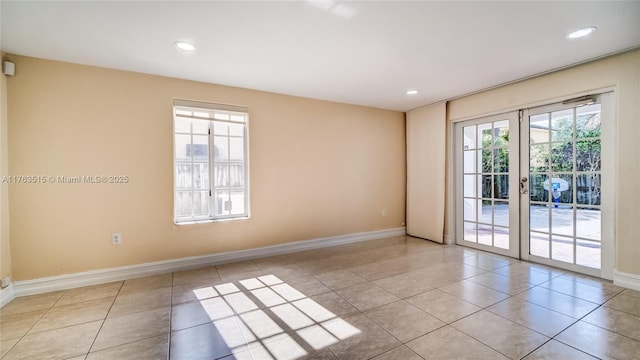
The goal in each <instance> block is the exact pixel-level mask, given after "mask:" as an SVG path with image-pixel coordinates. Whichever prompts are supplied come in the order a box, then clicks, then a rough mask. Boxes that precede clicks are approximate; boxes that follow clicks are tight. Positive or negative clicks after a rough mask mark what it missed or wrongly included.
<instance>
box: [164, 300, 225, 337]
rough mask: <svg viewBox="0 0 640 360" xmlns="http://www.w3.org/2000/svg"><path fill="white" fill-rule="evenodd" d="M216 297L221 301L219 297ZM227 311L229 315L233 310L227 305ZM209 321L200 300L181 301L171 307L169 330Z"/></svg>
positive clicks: (209, 318)
mask: <svg viewBox="0 0 640 360" xmlns="http://www.w3.org/2000/svg"><path fill="white" fill-rule="evenodd" d="M216 299H217V300H218V301H223V300H222V299H221V298H220V297H217V298H216ZM227 311H228V312H229V316H231V315H233V310H231V308H230V307H228V306H227ZM211 321H212V319H211V317H209V314H208V313H207V309H205V306H204V304H202V303H201V302H200V301H192V302H188V303H182V304H178V305H174V306H173V307H172V308H171V331H177V330H182V329H186V328H190V327H193V326H196V325H202V324H205V323H208V322H211Z"/></svg>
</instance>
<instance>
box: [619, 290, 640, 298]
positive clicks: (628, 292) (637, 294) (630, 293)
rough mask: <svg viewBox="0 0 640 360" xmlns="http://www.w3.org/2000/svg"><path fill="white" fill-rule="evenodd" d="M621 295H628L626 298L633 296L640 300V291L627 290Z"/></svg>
mask: <svg viewBox="0 0 640 360" xmlns="http://www.w3.org/2000/svg"><path fill="white" fill-rule="evenodd" d="M620 295H626V296H631V297H634V298H638V299H640V291H635V290H631V289H625V290H624V291H622V292H621V293H620Z"/></svg>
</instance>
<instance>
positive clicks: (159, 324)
mask: <svg viewBox="0 0 640 360" xmlns="http://www.w3.org/2000/svg"><path fill="white" fill-rule="evenodd" d="M170 320H171V308H170V307H164V308H159V309H154V310H147V311H142V312H136V313H133V314H128V315H124V316H118V317H114V318H108V319H107V320H105V321H104V325H103V326H102V329H100V333H99V334H98V337H97V338H96V341H95V343H94V344H93V347H92V348H91V351H99V350H104V349H107V348H110V347H114V346H119V345H124V344H128V343H131V342H135V341H139V340H143V339H147V338H150V337H154V336H159V335H161V334H167V333H169V324H170Z"/></svg>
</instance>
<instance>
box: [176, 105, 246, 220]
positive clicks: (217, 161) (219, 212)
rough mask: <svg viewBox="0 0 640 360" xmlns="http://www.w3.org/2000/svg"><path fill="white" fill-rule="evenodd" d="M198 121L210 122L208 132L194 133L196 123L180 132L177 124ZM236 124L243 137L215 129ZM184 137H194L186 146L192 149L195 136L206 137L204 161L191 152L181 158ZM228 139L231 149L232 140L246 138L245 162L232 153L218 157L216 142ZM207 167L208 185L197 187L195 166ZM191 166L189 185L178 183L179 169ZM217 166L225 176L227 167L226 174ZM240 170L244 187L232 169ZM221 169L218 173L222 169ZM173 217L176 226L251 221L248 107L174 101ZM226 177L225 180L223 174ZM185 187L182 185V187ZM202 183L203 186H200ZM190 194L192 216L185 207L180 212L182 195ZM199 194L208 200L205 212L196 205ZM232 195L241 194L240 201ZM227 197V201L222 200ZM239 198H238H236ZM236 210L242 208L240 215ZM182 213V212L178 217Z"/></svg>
mask: <svg viewBox="0 0 640 360" xmlns="http://www.w3.org/2000/svg"><path fill="white" fill-rule="evenodd" d="M185 119H191V120H198V121H201V122H200V125H202V124H203V123H202V121H207V122H208V124H207V125H206V126H205V127H203V129H207V128H208V133H205V132H200V133H197V134H196V133H194V130H193V123H192V124H191V125H190V130H189V131H188V132H185V131H179V130H178V129H177V126H176V124H177V123H178V121H179V120H185ZM225 124H233V125H234V126H235V127H236V129H237V128H238V125H243V127H242V135H238V134H232V133H231V132H230V130H227V133H226V134H219V133H217V132H219V130H216V127H218V128H219V127H220V126H216V125H225ZM184 135H190V136H191V138H190V140H189V141H188V142H187V144H186V145H187V147H189V146H191V149H195V147H194V146H193V145H194V144H196V143H194V137H195V135H197V136H200V137H204V136H207V148H208V154H207V156H206V158H205V159H199V160H197V159H195V151H190V152H189V154H190V155H189V158H188V159H185V158H183V157H182V158H180V159H179V158H178V149H177V141H176V139H177V138H178V137H179V136H181V137H184ZM221 138H222V139H224V138H226V140H224V141H226V142H227V144H226V145H227V147H226V148H227V149H230V148H231V146H230V144H231V139H234V138H235V139H238V138H241V139H243V148H242V151H243V154H242V155H243V156H242V160H232V159H231V152H230V150H228V151H227V154H226V158H220V157H219V156H218V157H216V154H217V152H216V142H217V141H219V140H221ZM196 163H197V164H200V165H205V164H206V165H208V172H207V171H206V170H205V172H206V173H207V174H208V180H209V181H208V182H206V181H205V184H206V186H208V188H205V187H196V180H195V178H196V177H195V167H194V166H193V165H194V164H196ZM185 164H189V165H192V166H191V175H190V181H191V183H190V185H187V186H185V185H184V181H179V166H181V165H185ZM216 165H226V171H227V172H226V173H224V169H225V166H221V167H220V169H222V170H223V172H220V171H216ZM234 166H235V167H236V168H238V167H239V166H241V169H240V172H237V171H236V180H237V179H239V178H241V180H242V181H241V185H238V184H237V182H236V183H235V184H234V183H233V182H232V178H233V177H232V176H231V172H232V169H231V168H232V167H234ZM220 169H219V170H220ZM173 174H174V175H173V204H174V206H173V218H174V223H175V224H177V225H184V224H192V223H201V222H212V221H221V220H235V219H248V218H249V217H250V208H249V204H250V201H249V111H248V108H246V107H241V106H233V105H223V104H214V103H206V102H198V101H187V100H177V99H176V100H174V101H173ZM221 174H222V175H225V177H226V180H224V179H223V177H222V176H220V175H221ZM225 181H226V182H227V183H226V184H225V185H223V186H216V184H220V183H221V182H225ZM179 183H180V184H182V185H179ZM201 184H202V183H201ZM189 192H190V193H191V196H192V199H193V200H192V202H191V210H190V214H186V213H185V212H184V208H182V209H180V206H179V205H180V204H179V198H180V194H183V193H184V194H186V193H189ZM196 193H199V196H202V197H206V200H205V201H204V202H203V203H202V204H203V205H202V207H201V208H200V209H203V208H206V211H198V208H197V206H195V195H196ZM233 193H236V194H239V193H240V194H241V196H242V198H241V199H240V200H233V198H234V196H233V195H232V194H233ZM222 194H225V196H226V199H225V198H224V197H222ZM235 197H236V198H237V197H238V196H237V195H236V196H235ZM234 208H236V209H237V208H240V212H237V211H236V212H234V211H233V210H234ZM179 210H182V211H181V212H182V213H181V214H179Z"/></svg>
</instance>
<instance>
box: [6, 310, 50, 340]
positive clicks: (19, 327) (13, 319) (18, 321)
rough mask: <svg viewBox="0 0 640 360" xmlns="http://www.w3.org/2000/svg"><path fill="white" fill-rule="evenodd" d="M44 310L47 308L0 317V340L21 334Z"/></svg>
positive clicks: (34, 322) (38, 318) (40, 316)
mask: <svg viewBox="0 0 640 360" xmlns="http://www.w3.org/2000/svg"><path fill="white" fill-rule="evenodd" d="M46 312H47V310H36V311H29V312H25V313H17V314H14V315H6V316H2V317H0V340H7V339H12V338H16V337H17V338H19V337H21V336H23V335H24V334H26V333H27V331H29V329H31V327H33V325H35V324H36V322H37V321H38V320H40V318H42V316H43V315H44V314H45V313H46Z"/></svg>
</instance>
